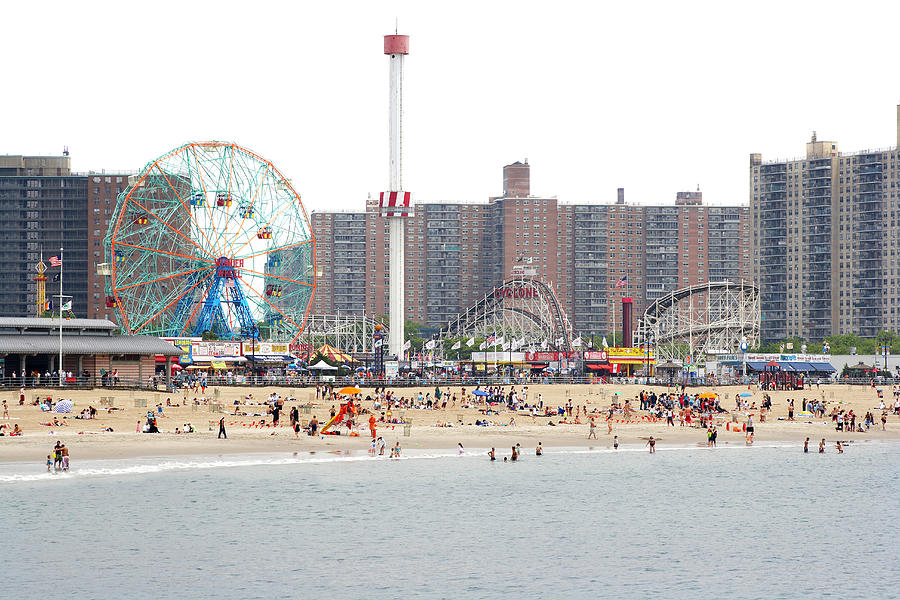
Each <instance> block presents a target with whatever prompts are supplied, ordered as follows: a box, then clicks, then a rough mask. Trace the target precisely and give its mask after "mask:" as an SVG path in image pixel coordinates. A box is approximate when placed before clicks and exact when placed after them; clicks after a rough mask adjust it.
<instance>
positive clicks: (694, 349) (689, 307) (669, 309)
mask: <svg viewBox="0 0 900 600" xmlns="http://www.w3.org/2000/svg"><path fill="white" fill-rule="evenodd" d="M759 331H760V304H759V287H758V286H757V285H755V284H753V283H748V282H744V281H740V282H737V283H735V282H731V281H718V282H707V283H702V284H697V285H692V286H689V287H686V288H682V289H679V290H675V291H673V292H669V293H668V294H665V295H663V296H660V297H659V298H657V299H656V300H654V301H653V302H652V303H651V304H650V305H649V306H648V307H647V310H645V311H644V315H643V317H641V320H640V321H639V322H638V327H637V332H636V333H637V335H636V339H637V342H638V343H640V344H647V343H649V344H651V345H652V346H653V348H654V349H655V354H656V358H657V360H658V361H672V362H680V363H681V364H687V363H694V364H698V363H700V362H702V361H701V360H698V359H700V358H701V357H706V356H714V355H718V354H725V353H736V352H740V351H741V348H742V345H745V347H746V348H754V347H756V346H758V345H759Z"/></svg>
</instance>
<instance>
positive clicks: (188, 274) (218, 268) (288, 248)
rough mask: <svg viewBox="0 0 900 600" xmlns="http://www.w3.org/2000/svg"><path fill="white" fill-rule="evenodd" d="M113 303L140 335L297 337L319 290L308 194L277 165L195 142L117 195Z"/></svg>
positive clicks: (109, 240)
mask: <svg viewBox="0 0 900 600" xmlns="http://www.w3.org/2000/svg"><path fill="white" fill-rule="evenodd" d="M105 246H106V256H107V261H108V262H109V263H110V267H111V273H112V274H111V275H110V276H108V277H107V283H106V288H107V289H106V294H107V297H106V303H107V306H108V307H109V308H115V309H116V310H117V312H118V313H119V316H120V317H121V318H120V324H121V325H122V328H123V329H124V330H125V331H127V332H129V333H132V334H145V335H155V336H165V337H183V336H189V337H199V336H202V335H204V334H206V333H212V334H215V336H216V337H218V338H220V339H232V340H233V339H253V340H259V339H271V340H281V341H294V340H296V339H297V338H298V337H299V336H300V333H301V332H302V331H303V327H304V325H305V323H306V318H307V316H308V314H309V309H310V306H311V305H312V299H313V295H314V293H315V288H316V265H315V240H314V238H313V235H312V227H311V226H310V222H309V217H308V215H307V213H306V210H305V209H304V207H303V203H302V201H301V199H300V195H299V194H297V192H296V191H295V190H294V188H293V186H292V185H291V182H290V181H289V180H288V179H287V178H285V177H284V175H282V173H281V172H280V171H279V170H278V169H277V168H276V167H275V166H274V165H273V164H272V163H271V162H269V161H268V160H266V159H264V158H262V157H261V156H259V155H258V154H256V153H254V152H251V151H250V150H247V149H246V148H242V147H240V146H238V145H236V144H233V143H230V142H194V143H188V144H185V145H183V146H180V147H178V148H176V149H174V150H172V151H171V152H168V153H166V154H164V155H163V156H161V157H159V158H157V159H156V160H154V161H151V162H149V163H148V164H147V166H146V167H144V169H143V170H142V171H141V172H140V173H139V174H138V175H135V176H132V177H130V178H129V186H128V188H127V189H126V190H125V191H124V192H122V193H121V194H120V195H119V198H118V201H117V203H116V208H115V212H114V213H113V217H112V218H111V219H110V225H109V230H108V231H107V234H106V240H105Z"/></svg>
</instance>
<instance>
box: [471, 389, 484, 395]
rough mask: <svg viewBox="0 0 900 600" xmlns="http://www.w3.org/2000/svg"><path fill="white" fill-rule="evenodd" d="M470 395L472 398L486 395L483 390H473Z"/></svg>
mask: <svg viewBox="0 0 900 600" xmlns="http://www.w3.org/2000/svg"><path fill="white" fill-rule="evenodd" d="M472 395H473V396H487V395H488V393H487V392H486V391H484V390H475V391H474V392H472Z"/></svg>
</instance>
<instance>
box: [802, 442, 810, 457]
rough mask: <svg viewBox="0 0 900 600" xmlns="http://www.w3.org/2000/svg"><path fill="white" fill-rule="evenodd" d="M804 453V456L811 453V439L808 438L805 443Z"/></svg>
mask: <svg viewBox="0 0 900 600" xmlns="http://www.w3.org/2000/svg"><path fill="white" fill-rule="evenodd" d="M803 452H804V454H805V453H808V452H809V438H806V441H805V442H803Z"/></svg>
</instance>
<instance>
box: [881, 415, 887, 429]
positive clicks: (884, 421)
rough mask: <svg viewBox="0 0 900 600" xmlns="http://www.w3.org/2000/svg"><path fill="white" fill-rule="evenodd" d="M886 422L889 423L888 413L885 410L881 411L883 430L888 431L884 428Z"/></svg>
mask: <svg viewBox="0 0 900 600" xmlns="http://www.w3.org/2000/svg"><path fill="white" fill-rule="evenodd" d="M886 424H887V413H886V412H883V413H881V430H882V431H886V429H885V428H884V426H885V425H886Z"/></svg>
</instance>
